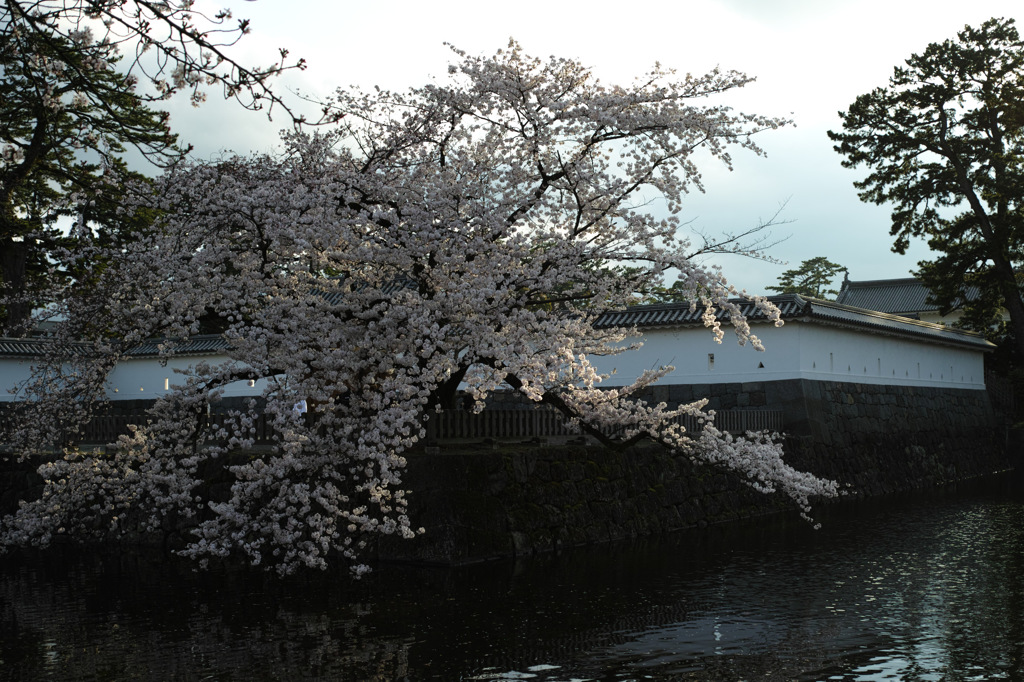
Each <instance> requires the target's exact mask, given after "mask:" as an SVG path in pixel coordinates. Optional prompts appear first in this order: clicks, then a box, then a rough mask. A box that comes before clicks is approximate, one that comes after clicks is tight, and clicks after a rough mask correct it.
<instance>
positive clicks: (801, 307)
mask: <svg viewBox="0 0 1024 682" xmlns="http://www.w3.org/2000/svg"><path fill="white" fill-rule="evenodd" d="M768 300H770V301H771V302H772V303H774V304H775V305H776V306H778V308H779V310H780V311H781V312H782V319H783V321H787V320H803V321H817V322H819V323H821V324H831V325H838V326H843V327H855V328H860V329H864V330H866V331H869V332H874V333H879V334H887V335H892V336H908V337H915V338H919V339H928V340H930V341H932V342H935V343H940V344H952V345H957V346H971V347H974V348H979V349H986V350H987V349H991V348H993V345H992V344H991V343H989V342H988V341H986V340H985V339H984V337H982V336H981V335H980V334H975V333H974V332H968V331H963V330H960V329H952V328H950V327H945V326H943V325H941V324H934V323H931V322H921V321H919V320H912V319H910V318H907V317H902V316H900V315H893V314H889V313H882V312H878V311H875V310H865V309H863V308H856V307H853V306H849V305H843V304H841V303H838V302H833V301H820V300H818V299H813V298H805V297H803V296H798V295H797V294H782V295H780V296H770V297H769V298H768ZM733 302H734V303H736V304H737V305H739V307H740V310H741V311H742V312H743V314H744V316H746V318H747V320H748V321H750V322H755V323H756V322H759V321H760V322H763V321H765V319H766V318H765V315H764V313H762V312H761V311H760V310H758V309H757V308H756V306H755V305H754V304H753V303H751V302H750V301H747V300H745V299H734V301H733ZM702 312H703V308H702V307H701V306H697V307H696V309H694V310H690V306H689V304H688V303H662V304H658V305H644V306H635V307H632V308H626V309H625V310H618V311H611V312H607V313H604V314H603V315H601V316H600V317H599V318H598V319H597V322H596V323H595V326H597V327H604V328H607V327H634V326H635V327H638V328H640V329H649V328H657V327H672V326H683V327H688V326H698V325H703V321H702V319H701V314H702ZM716 317H717V318H718V319H719V320H723V319H725V313H723V312H722V311H721V310H719V311H717V314H716Z"/></svg>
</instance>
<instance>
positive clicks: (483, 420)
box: [82, 408, 783, 444]
mask: <svg viewBox="0 0 1024 682" xmlns="http://www.w3.org/2000/svg"><path fill="white" fill-rule="evenodd" d="M145 419H146V417H145V416H140V415H109V416H98V417H93V419H92V420H91V421H90V422H89V424H88V425H87V426H86V428H85V431H84V434H83V437H82V442H83V443H112V442H114V441H116V440H117V438H118V436H120V435H122V434H126V433H128V425H129V424H141V423H144V422H145ZM209 419H210V420H211V421H212V423H213V425H220V424H224V423H226V420H227V417H226V416H224V415H211V416H210V417H209ZM679 421H680V423H682V425H683V426H685V427H686V429H687V431H692V432H697V431H700V430H701V429H702V428H703V427H702V425H701V424H699V423H698V422H697V420H696V419H695V418H693V417H689V416H687V417H682V418H680V420H679ZM426 425H427V442H445V441H473V440H484V439H488V438H489V439H493V440H524V439H531V438H542V439H546V438H556V439H557V438H562V437H565V438H571V437H576V436H578V435H579V432H578V431H576V430H574V429H572V428H571V427H570V426H569V425H568V423H567V422H566V419H565V417H564V416H562V415H561V414H560V413H559V412H556V411H555V410H553V409H547V408H535V409H525V410H484V411H483V412H481V413H479V414H472V413H470V412H465V411H462V410H447V411H444V412H441V413H431V414H430V415H429V418H428V419H427V423H426ZM715 425H716V426H717V427H718V428H719V429H721V430H723V431H728V432H730V433H733V434H742V433H745V432H746V431H782V428H783V419H782V411H781V410H768V409H761V410H719V411H718V412H717V413H716V416H715ZM254 426H255V436H256V442H257V443H262V444H265V443H269V442H271V441H272V440H273V426H272V424H271V422H270V420H269V419H267V418H266V417H265V416H261V417H260V418H259V419H257V421H256V423H255V424H254Z"/></svg>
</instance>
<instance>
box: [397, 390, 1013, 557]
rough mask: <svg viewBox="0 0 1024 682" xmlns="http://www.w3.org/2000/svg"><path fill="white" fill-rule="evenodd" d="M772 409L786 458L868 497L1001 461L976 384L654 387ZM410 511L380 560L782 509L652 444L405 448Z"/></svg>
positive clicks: (534, 547) (543, 543)
mask: <svg viewBox="0 0 1024 682" xmlns="http://www.w3.org/2000/svg"><path fill="white" fill-rule="evenodd" d="M701 395H704V396H710V403H709V408H711V409H737V408H740V409H741V408H743V407H752V408H754V407H770V408H776V409H782V410H783V411H784V412H785V418H786V431H787V434H788V435H787V438H786V442H785V450H786V453H787V455H786V457H787V461H789V462H790V463H791V464H793V466H795V467H797V468H799V469H802V470H807V471H811V472H813V473H815V474H817V475H819V476H823V477H827V478H831V479H834V480H837V481H839V482H840V483H842V484H844V485H845V486H846V490H847V494H848V495H853V496H858V497H860V496H869V495H882V494H889V493H895V492H899V491H905V490H911V489H917V488H923V487H929V486H937V485H942V484H944V483H949V482H953V481H957V480H963V479H966V478H972V477H976V476H981V475H985V474H988V473H992V472H995V471H999V470H1003V469H1006V468H1007V467H1008V460H1007V457H1006V446H1005V435H1004V430H1003V429H1001V428H999V427H998V426H997V424H996V421H995V419H994V417H993V414H992V410H991V407H990V405H989V402H988V398H987V396H986V394H985V392H984V391H977V390H946V389H937V388H912V387H887V386H879V385H869V384H853V383H840V382H818V381H805V380H791V381H779V382H757V383H749V384H723V385H717V386H716V385H708V386H662V387H657V388H655V389H654V393H653V396H652V397H653V398H655V399H657V400H664V401H665V402H668V403H670V404H673V403H679V402H688V401H691V400H693V399H694V398H695V397H696V396H701ZM485 448H486V449H485ZM408 460H409V469H408V471H407V474H406V477H405V481H406V484H407V486H408V487H409V488H410V489H411V490H412V491H414V492H413V493H412V495H410V503H411V508H410V516H411V517H412V519H413V523H414V524H415V525H420V524H422V525H424V526H426V527H427V533H426V534H424V535H423V536H421V537H419V538H417V539H415V540H413V541H391V540H388V541H384V542H381V543H380V544H379V547H378V552H379V556H380V557H381V558H387V559H402V560H413V561H426V562H437V563H444V564H452V563H464V562H472V561H479V560H484V559H488V558H493V557H498V556H511V555H522V554H529V553H533V552H543V551H549V550H552V549H557V548H560V547H572V546H578V545H583V544H592V543H596V542H604V541H609V540H617V539H626V538H631V537H638V536H642V535H650V534H657V533H662V532H670V531H673V530H678V529H683V528H692V527H700V526H704V525H707V524H711V523H719V522H723V521H730V520H737V519H742V518H750V517H753V516H758V515H763V514H767V513H772V512H778V511H790V512H792V511H793V509H794V508H793V507H792V505H791V504H790V503H788V501H787V500H785V499H783V498H782V497H781V496H779V495H772V496H765V495H761V494H759V493H756V492H754V491H753V490H751V489H750V488H749V487H748V486H746V485H745V484H744V483H743V481H742V480H741V479H740V478H739V477H737V476H735V475H731V474H726V473H723V472H721V471H718V470H716V469H713V468H710V467H708V466H705V465H700V464H694V463H692V462H691V461H690V460H689V458H687V457H686V456H683V455H673V454H671V453H669V452H666V451H665V450H663V449H660V448H650V447H648V448H640V449H635V450H633V451H631V452H628V453H622V454H619V453H614V452H610V451H607V450H605V449H603V448H600V447H597V446H590V447H586V446H582V445H579V446H558V447H549V448H541V447H537V446H518V447H516V446H510V445H497V446H480V447H479V448H478V449H476V450H470V449H466V450H462V451H454V452H453V451H446V450H442V452H441V453H440V454H432V455H427V454H424V453H411V454H410V455H409V457H408Z"/></svg>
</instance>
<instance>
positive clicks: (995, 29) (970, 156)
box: [829, 19, 1024, 358]
mask: <svg viewBox="0 0 1024 682" xmlns="http://www.w3.org/2000/svg"><path fill="white" fill-rule="evenodd" d="M840 117H841V118H842V121H843V130H842V131H841V132H833V131H830V132H829V137H830V138H831V139H832V140H833V141H834V142H836V146H835V149H836V151H838V152H839V153H840V154H842V155H843V156H845V157H846V159H845V160H844V161H843V165H844V166H846V167H848V168H855V167H858V166H861V165H864V166H866V167H867V168H869V169H870V171H871V172H870V174H869V175H868V176H867V177H866V178H864V179H863V180H861V181H859V182H857V183H855V185H856V187H857V188H858V189H859V190H860V197H861V199H863V200H864V201H869V202H873V203H876V204H889V205H891V206H892V208H893V210H892V228H891V232H892V235H893V236H894V237H895V243H894V246H893V250H894V251H896V252H897V253H904V252H905V251H906V248H907V246H908V244H909V243H910V239H911V238H913V237H922V238H924V239H927V240H928V243H929V245H930V246H931V248H932V249H933V250H934V251H935V252H937V254H938V255H937V257H936V258H935V259H934V260H931V261H923V262H922V263H920V273H919V274H920V277H921V279H922V280H923V281H924V282H925V284H927V285H928V286H929V287H930V288H931V290H932V292H933V296H934V300H935V302H936V303H938V304H939V305H940V306H942V307H943V309H945V310H947V311H948V310H949V309H951V308H954V307H958V306H961V305H963V306H964V308H965V312H966V316H965V323H966V324H970V325H971V326H974V327H975V328H978V329H988V328H989V325H990V324H991V323H992V322H993V321H994V320H995V319H996V318H997V311H999V310H1000V309H1005V310H1006V311H1007V312H1008V314H1009V317H1010V322H1009V329H1008V330H1007V331H1009V332H1011V334H1010V338H1014V339H1016V341H1014V342H1013V343H1014V345H1015V354H1016V355H1017V357H1018V358H1024V301H1022V299H1021V289H1020V286H1019V281H1018V275H1017V273H1018V271H1019V270H1020V267H1021V264H1022V261H1024V258H1022V248H1024V220H1022V202H1024V173H1022V169H1024V165H1022V161H1024V135H1022V133H1024V43H1022V42H1021V39H1020V36H1019V35H1018V32H1017V29H1016V27H1015V26H1014V21H1013V20H1012V19H990V20H988V21H986V22H985V23H983V24H982V25H981V26H980V27H978V28H972V27H970V26H967V27H965V28H964V29H963V30H962V31H960V32H959V33H958V34H957V37H956V39H955V40H946V41H944V42H941V43H932V44H931V45H929V46H928V47H927V48H925V50H924V51H923V52H922V53H920V54H915V55H913V56H911V57H910V58H909V59H908V60H907V62H906V66H901V67H897V68H896V69H895V70H894V73H893V76H892V78H890V79H889V84H888V86H887V87H883V88H877V89H875V90H873V91H871V92H869V93H867V94H864V95H861V96H860V97H858V98H857V99H856V101H855V102H854V103H853V104H852V105H851V106H850V108H849V110H848V111H846V112H840ZM971 286H976V287H977V288H978V290H979V291H980V293H981V295H980V296H977V297H971V300H966V299H968V297H967V295H966V294H967V289H968V287H971Z"/></svg>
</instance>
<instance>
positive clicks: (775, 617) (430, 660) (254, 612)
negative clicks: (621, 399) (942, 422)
mask: <svg viewBox="0 0 1024 682" xmlns="http://www.w3.org/2000/svg"><path fill="white" fill-rule="evenodd" d="M1022 487H1024V484H1022V483H1021V481H1020V479H1015V478H1005V477H1004V478H1000V479H995V480H990V481H986V482H983V483H974V484H970V485H962V486H960V487H959V488H958V489H956V490H952V491H943V492H941V493H934V494H927V495H915V496H904V497H902V498H900V499H894V500H883V501H876V502H859V503H843V504H840V505H835V506H833V507H830V508H828V509H824V510H821V511H820V512H819V517H820V520H821V521H822V522H823V524H824V527H823V528H822V529H821V530H820V531H817V532H815V531H812V530H811V529H810V528H808V527H807V525H806V524H804V523H803V522H800V521H796V520H791V519H773V520H767V521H762V522H752V523H748V524H745V525H744V526H741V527H728V528H725V527H723V528H713V529H709V530H706V531H704V532H701V533H686V534H679V535H676V536H672V537H670V538H662V539H659V540H655V541H650V542H646V543H643V544H632V545H613V546H606V547H602V548H598V549H593V550H585V551H575V552H570V553H564V554H562V555H557V556H545V557H540V558H536V559H533V560H529V561H519V562H515V563H513V562H502V563H499V564H491V565H486V566H477V567H472V568H466V569H460V570H440V569H428V568H412V567H399V566H383V567H379V568H378V570H377V571H376V572H375V573H374V574H372V575H371V576H370V577H369V578H367V579H364V580H363V581H362V583H360V584H356V585H354V586H353V584H351V583H350V582H349V581H348V580H347V578H345V577H343V576H337V575H334V576H332V575H317V576H313V577H305V578H301V579H298V580H290V581H275V580H272V579H269V578H265V577H263V576H260V575H255V576H254V575H252V574H245V573H241V574H230V575H225V574H214V575H210V574H203V575H196V574H193V573H191V572H190V571H189V570H188V568H187V565H184V567H183V566H179V565H177V564H176V563H174V562H167V561H163V560H160V559H147V558H139V557H127V556H118V555H116V553H107V554H106V555H103V556H97V555H95V554H89V555H70V554H65V555H62V556H61V555H57V554H50V555H45V556H42V557H39V556H25V555H20V556H8V557H5V558H2V559H0V679H12V680H22V679H24V680H34V679H53V680H135V679H142V680H148V679H154V680H163V679H181V680H253V679H255V680H263V679H266V680H303V679H323V680H426V679H437V680H518V679H532V680H538V681H539V682H553V681H555V680H563V681H566V680H644V679H656V680H662V679H668V680H672V679H684V680H685V679H695V680H742V679H745V680H790V679H796V680H993V679H1005V680H1024V493H1022V492H1021V491H1022Z"/></svg>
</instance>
